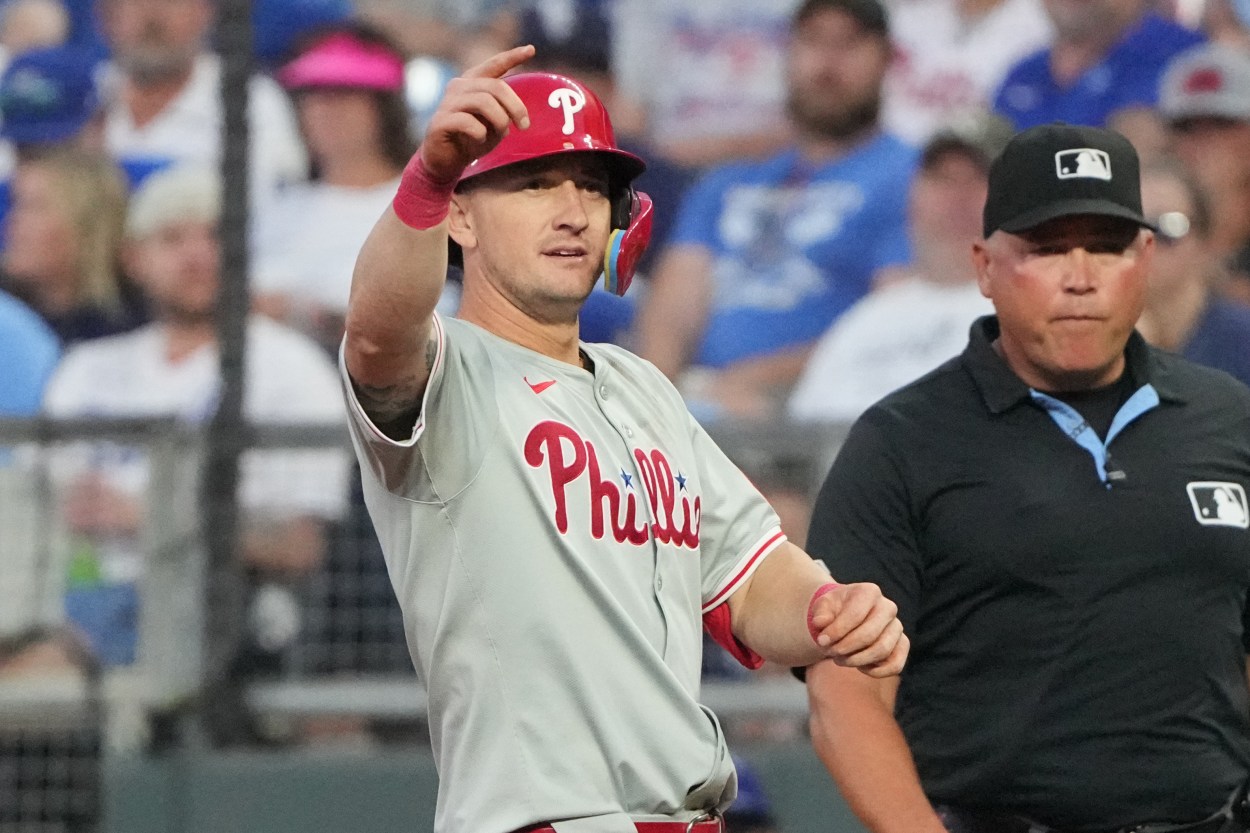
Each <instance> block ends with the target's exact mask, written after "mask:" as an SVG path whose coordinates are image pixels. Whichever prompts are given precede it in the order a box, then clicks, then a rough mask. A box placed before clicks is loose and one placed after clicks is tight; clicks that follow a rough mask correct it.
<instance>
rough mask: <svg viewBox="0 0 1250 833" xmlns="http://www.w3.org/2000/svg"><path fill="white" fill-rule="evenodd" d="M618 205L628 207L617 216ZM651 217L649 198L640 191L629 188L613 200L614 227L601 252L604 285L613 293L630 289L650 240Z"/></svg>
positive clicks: (617, 293) (620, 293) (622, 292)
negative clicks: (606, 244)
mask: <svg viewBox="0 0 1250 833" xmlns="http://www.w3.org/2000/svg"><path fill="white" fill-rule="evenodd" d="M618 206H623V207H624V208H625V209H627V210H624V209H623V210H622V211H621V212H620V215H619V216H618ZM618 219H619V220H620V222H619V223H618ZM652 219H653V217H652V203H651V198H650V197H649V196H647V195H646V194H644V193H642V192H641V191H635V190H634V189H632V188H629V189H627V190H626V191H625V192H624V194H623V195H622V197H621V198H620V199H618V200H616V201H615V202H614V204H613V206H612V226H613V231H612V235H611V236H610V237H609V238H608V248H607V250H606V251H605V252H604V253H603V288H604V289H606V290H608V291H609V292H611V293H613V294H614V295H624V294H625V292H626V290H628V289H629V284H630V283H631V282H632V281H633V279H634V272H635V270H637V268H638V261H639V260H640V259H641V258H642V253H643V252H645V251H646V250H647V244H648V243H649V242H651V223H652Z"/></svg>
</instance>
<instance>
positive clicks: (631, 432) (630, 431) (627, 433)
mask: <svg viewBox="0 0 1250 833" xmlns="http://www.w3.org/2000/svg"><path fill="white" fill-rule="evenodd" d="M625 436H627V437H632V436H634V429H633V428H629V427H626V428H625Z"/></svg>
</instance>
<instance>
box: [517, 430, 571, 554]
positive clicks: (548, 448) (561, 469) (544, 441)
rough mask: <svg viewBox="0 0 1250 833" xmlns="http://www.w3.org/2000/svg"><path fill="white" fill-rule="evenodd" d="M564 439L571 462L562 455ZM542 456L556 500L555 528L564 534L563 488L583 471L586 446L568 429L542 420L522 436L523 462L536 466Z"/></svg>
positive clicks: (566, 525) (566, 527)
mask: <svg viewBox="0 0 1250 833" xmlns="http://www.w3.org/2000/svg"><path fill="white" fill-rule="evenodd" d="M565 441H567V442H568V444H569V446H571V449H570V450H571V451H572V452H573V459H572V461H571V462H569V461H567V460H566V458H565V454H564V448H565ZM544 458H545V459H546V461H547V468H548V471H549V472H550V474H551V494H552V496H553V497H554V498H555V501H556V529H558V530H560V532H561V533H565V532H568V531H569V512H568V501H567V499H566V497H565V493H564V490H565V487H566V486H568V484H570V483H572V482H573V481H574V480H576V479H577V478H578V476H580V475H581V473H582V472H583V471H585V470H586V448H585V446H584V445H583V444H582V438H581V437H580V436H578V433H577V432H576V431H574V430H573V429H572V428H570V427H569V426H567V425H563V424H561V423H559V422H553V421H551V420H546V421H544V422H540V423H538V424H537V425H535V426H534V427H533V428H532V429H531V430H530V433H529V436H528V437H526V438H525V462H527V463H529V464H530V465H531V466H533V467H534V468H538V467H540V466H541V465H542V464H543V461H544Z"/></svg>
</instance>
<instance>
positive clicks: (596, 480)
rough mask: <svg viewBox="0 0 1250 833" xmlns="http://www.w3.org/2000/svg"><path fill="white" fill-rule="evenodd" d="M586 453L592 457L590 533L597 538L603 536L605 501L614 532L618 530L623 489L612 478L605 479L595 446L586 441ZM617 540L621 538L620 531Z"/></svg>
mask: <svg viewBox="0 0 1250 833" xmlns="http://www.w3.org/2000/svg"><path fill="white" fill-rule="evenodd" d="M586 454H587V456H588V457H589V459H590V464H589V471H590V534H591V535H593V536H594V537H596V538H602V537H603V501H605V500H606V501H607V502H608V517H609V518H611V519H612V526H613V532H616V526H617V521H616V516H617V515H618V514H619V513H620V509H621V490H620V489H618V488H617V486H616V484H615V483H613V482H612V481H611V480H604V479H603V477H602V476H601V475H600V474H599V456H598V455H597V454H595V447H594V446H593V445H591V444H590V443H589V442H587V443H586ZM615 537H616V540H617V541H620V540H621V535H620V533H619V532H617V533H616V536H615Z"/></svg>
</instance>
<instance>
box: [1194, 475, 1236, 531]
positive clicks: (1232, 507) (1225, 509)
mask: <svg viewBox="0 0 1250 833" xmlns="http://www.w3.org/2000/svg"><path fill="white" fill-rule="evenodd" d="M1185 489H1186V491H1188V492H1189V502H1190V504H1191V505H1192V506H1193V508H1194V518H1196V519H1197V521H1198V523H1200V524H1202V525H1203V526H1234V527H1240V528H1241V529H1248V528H1250V506H1247V505H1246V490H1245V489H1244V488H1242V485H1241V484H1240V483H1219V482H1211V481H1206V482H1196V483H1189V484H1187V485H1186V487H1185Z"/></svg>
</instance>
